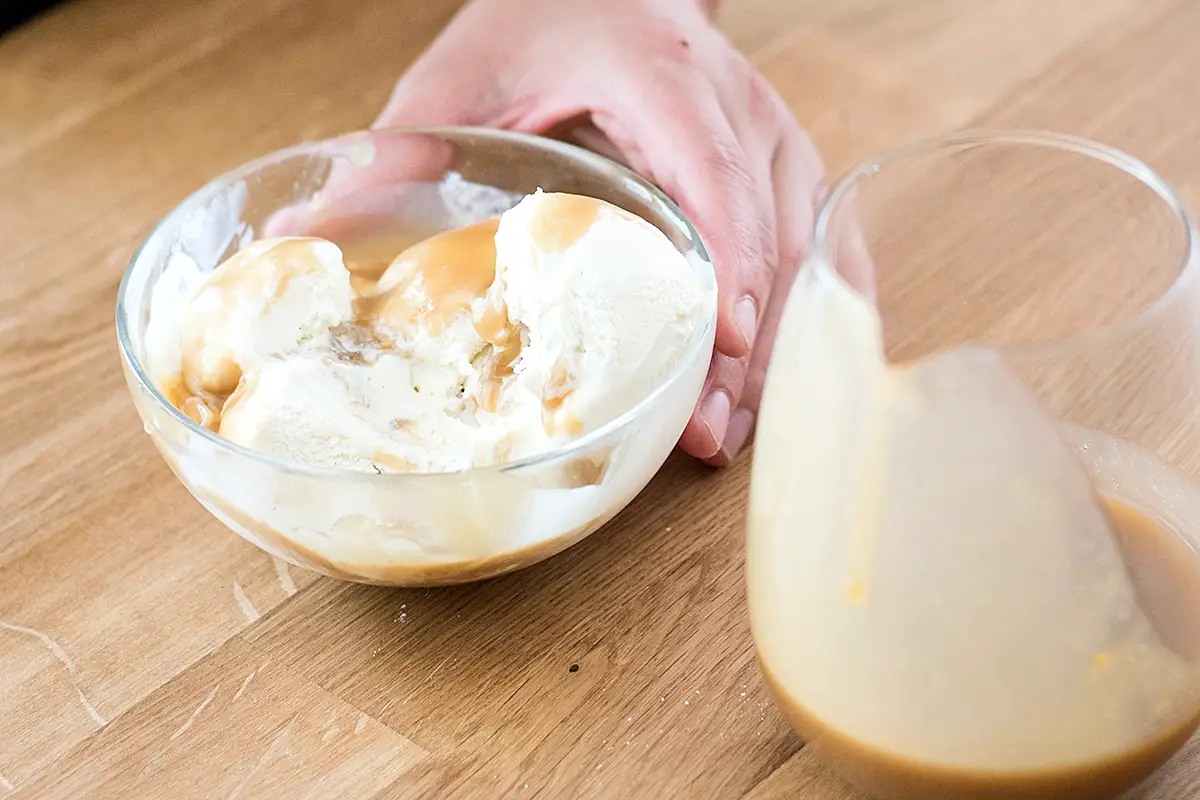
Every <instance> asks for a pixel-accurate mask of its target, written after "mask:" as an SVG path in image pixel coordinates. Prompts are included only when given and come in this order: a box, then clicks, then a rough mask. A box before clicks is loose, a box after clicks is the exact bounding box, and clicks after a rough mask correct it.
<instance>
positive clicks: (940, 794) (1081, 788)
mask: <svg viewBox="0 0 1200 800" xmlns="http://www.w3.org/2000/svg"><path fill="white" fill-rule="evenodd" d="M1101 505H1102V507H1103V508H1104V510H1105V511H1106V512H1107V514H1108V516H1109V519H1110V520H1111V521H1112V523H1113V526H1114V533H1115V535H1116V538H1117V541H1118V543H1119V546H1120V550H1121V555H1122V558H1123V559H1124V561H1125V564H1126V567H1127V569H1128V572H1129V575H1130V578H1131V579H1132V583H1133V585H1134V588H1135V590H1136V592H1137V598H1138V601H1139V604H1140V605H1141V607H1142V609H1143V610H1144V612H1145V613H1146V616H1147V617H1148V619H1149V620H1150V622H1151V623H1152V624H1153V626H1154V627H1155V629H1156V631H1157V632H1158V634H1159V636H1160V638H1161V639H1162V641H1163V643H1164V644H1166V645H1167V646H1168V647H1170V648H1171V649H1172V650H1174V651H1175V652H1176V653H1177V654H1179V655H1180V656H1183V657H1184V658H1186V659H1188V660H1189V661H1190V662H1191V663H1192V664H1194V665H1195V664H1197V660H1198V659H1200V622H1198V620H1200V556H1198V555H1197V554H1196V553H1195V552H1193V551H1192V550H1191V548H1190V547H1189V546H1188V544H1187V543H1186V542H1185V541H1184V540H1183V539H1182V538H1181V537H1180V536H1178V535H1177V534H1175V533H1174V532H1172V531H1170V530H1169V529H1167V528H1166V527H1165V526H1163V525H1160V524H1158V523H1156V522H1155V521H1154V520H1152V519H1151V518H1150V517H1149V516H1148V515H1146V514H1145V513H1143V512H1141V511H1139V510H1137V509H1135V508H1132V507H1130V506H1129V505H1126V504H1125V503H1122V502H1120V501H1118V500H1115V499H1112V498H1107V497H1106V498H1102V500H1101ZM1110 661H1111V659H1109V658H1108V657H1107V654H1105V653H1097V654H1096V655H1095V657H1094V658H1093V661H1092V667H1093V668H1094V669H1105V668H1107V666H1108V664H1109V662H1110ZM759 663H760V666H761V667H762V670H763V673H764V675H765V677H766V679H767V683H768V685H769V686H770V687H771V690H772V692H773V694H774V696H775V698H776V699H777V701H778V702H779V704H780V706H781V707H782V709H783V710H784V712H785V713H786V714H787V716H788V717H789V718H790V720H791V721H792V724H793V725H794V726H795V727H796V729H797V731H798V732H799V733H800V734H801V736H802V737H803V738H804V739H805V740H806V741H807V742H808V743H809V746H810V747H814V748H815V749H816V750H817V751H819V752H821V753H823V754H824V755H825V756H826V757H828V758H830V759H832V760H834V761H835V762H836V763H837V765H838V767H839V768H840V770H841V771H842V773H843V774H845V775H846V776H847V777H849V778H850V779H851V780H853V781H854V782H855V783H857V784H859V785H860V786H862V787H863V788H865V789H866V790H867V791H868V792H873V793H876V794H878V795H880V796H883V797H888V798H904V799H905V800H1102V799H1103V800H1109V799H1110V798H1115V797H1117V796H1119V795H1120V794H1121V793H1122V792H1124V791H1126V790H1127V789H1129V788H1131V787H1133V786H1135V785H1137V784H1138V783H1140V782H1141V781H1142V780H1144V779H1145V778H1147V777H1148V776H1149V775H1150V774H1151V773H1153V772H1154V771H1155V770H1156V769H1157V768H1158V767H1159V766H1161V765H1162V764H1163V763H1165V762H1166V761H1167V760H1168V759H1169V758H1170V757H1171V756H1172V755H1173V754H1174V753H1175V752H1176V751H1177V750H1179V748H1181V747H1182V746H1183V745H1184V743H1186V742H1187V740H1188V739H1189V738H1190V737H1191V735H1192V734H1193V733H1194V732H1195V731H1196V729H1197V727H1200V695H1193V696H1192V697H1191V698H1190V700H1189V702H1187V703H1186V704H1184V705H1183V706H1182V707H1180V708H1178V709H1177V713H1175V714H1173V715H1171V716H1170V717H1169V718H1168V719H1167V720H1166V721H1165V722H1164V724H1163V725H1162V726H1160V727H1159V728H1158V729H1157V730H1155V731H1153V732H1152V733H1151V734H1150V735H1148V736H1147V737H1146V738H1144V739H1143V740H1142V741H1141V742H1139V743H1138V744H1137V745H1136V746H1133V747H1127V748H1124V749H1122V750H1119V751H1117V752H1114V753H1111V754H1109V755H1107V756H1106V757H1104V758H1098V759H1094V760H1091V761H1086V762H1082V763H1069V764H1062V765H1055V766H1052V767H1045V768H1042V769H1032V770H1031V769H1024V770H1012V771H1007V770H1000V769H971V768H968V767H964V766H957V765H956V766H948V765H946V764H937V763H931V762H928V761H921V760H917V759H913V758H910V757H906V756H903V755H899V754H896V753H893V752H888V751H886V750H884V749H881V748H879V747H876V746H873V745H868V744H866V743H864V742H862V741H860V740H858V739H855V738H853V737H851V736H848V735H846V734H845V733H843V732H842V731H840V730H838V728H837V726H836V725H835V724H833V723H832V722H831V721H827V720H822V719H819V718H817V717H816V716H814V715H813V714H812V713H811V712H810V711H809V710H808V709H807V708H805V707H804V705H802V704H801V703H799V702H798V701H797V700H796V698H795V697H794V696H793V695H792V693H790V692H789V690H788V687H787V686H786V685H785V684H784V683H783V682H782V681H781V680H780V679H779V677H778V676H777V674H776V672H775V671H773V670H772V668H771V665H770V664H769V663H767V662H765V661H763V660H761V659H760V662H759ZM931 680H932V678H931Z"/></svg>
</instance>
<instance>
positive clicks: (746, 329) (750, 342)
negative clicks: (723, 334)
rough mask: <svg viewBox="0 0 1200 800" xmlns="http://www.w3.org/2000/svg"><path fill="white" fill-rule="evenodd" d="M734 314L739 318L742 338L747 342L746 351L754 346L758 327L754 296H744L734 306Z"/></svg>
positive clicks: (738, 322)
mask: <svg viewBox="0 0 1200 800" xmlns="http://www.w3.org/2000/svg"><path fill="white" fill-rule="evenodd" d="M733 314H734V316H735V317H736V318H737V324H738V328H739V329H740V330H741V332H742V339H743V340H744V341H745V342H746V352H750V348H752V347H754V333H755V331H756V330H757V329H758V310H757V309H756V308H755V307H754V298H753V297H743V298H742V299H741V300H738V301H737V303H735V304H734V306H733Z"/></svg>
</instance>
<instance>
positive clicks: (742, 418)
mask: <svg viewBox="0 0 1200 800" xmlns="http://www.w3.org/2000/svg"><path fill="white" fill-rule="evenodd" d="M756 419H757V417H756V416H755V415H754V413H753V412H751V411H747V410H746V409H744V408H739V409H738V410H737V411H735V412H733V416H731V417H730V418H729V427H728V428H726V429H725V441H724V442H723V443H722V444H721V450H722V451H723V452H724V453H725V455H726V457H727V458H728V459H729V460H730V461H733V460H734V459H735V458H737V455H738V453H740V452H741V451H742V448H743V447H745V446H746V442H747V441H749V440H750V435H751V434H752V433H754V423H755V420H756Z"/></svg>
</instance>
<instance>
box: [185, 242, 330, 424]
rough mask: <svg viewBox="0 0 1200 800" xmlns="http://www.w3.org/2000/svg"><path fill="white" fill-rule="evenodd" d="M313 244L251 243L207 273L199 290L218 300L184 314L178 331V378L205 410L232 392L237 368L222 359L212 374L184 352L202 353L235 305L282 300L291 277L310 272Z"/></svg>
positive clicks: (235, 364)
mask: <svg viewBox="0 0 1200 800" xmlns="http://www.w3.org/2000/svg"><path fill="white" fill-rule="evenodd" d="M316 241H321V240H319V239H312V238H295V239H280V240H264V241H263V242H256V243H255V244H253V245H251V246H250V247H247V248H245V249H244V250H240V251H238V252H237V253H234V254H233V255H232V256H230V257H229V258H228V259H227V260H226V261H224V262H223V263H222V264H221V265H220V266H218V267H217V268H216V269H215V270H213V272H212V274H211V275H210V276H209V277H208V279H207V280H206V281H205V283H204V286H203V288H202V289H201V292H203V293H209V292H214V293H217V294H219V295H220V296H221V297H222V300H223V302H220V303H215V304H209V305H205V306H204V307H203V310H202V311H192V312H190V313H189V317H188V318H187V322H186V323H185V325H184V328H183V353H184V358H183V364H182V370H183V371H182V378H181V380H182V385H183V387H184V388H185V389H186V390H187V393H188V394H189V395H191V396H194V397H197V398H202V399H203V400H204V401H205V403H206V404H208V405H210V406H211V405H213V402H212V401H213V400H214V399H217V398H219V399H220V401H222V402H223V401H224V399H225V398H226V397H228V396H229V395H230V394H231V393H232V392H233V391H234V389H236V388H237V385H238V381H240V380H241V379H242V370H241V367H239V366H238V364H237V362H236V361H234V359H232V358H226V359H225V360H224V363H223V364H222V368H221V370H220V372H219V373H215V374H214V373H210V372H206V371H204V370H203V368H202V367H201V366H200V364H197V363H196V362H195V361H194V360H193V359H192V358H189V354H190V353H202V352H204V351H205V349H206V348H207V347H208V346H209V340H208V337H209V335H210V333H211V332H212V331H216V330H220V329H222V328H224V327H226V326H227V325H228V324H229V319H230V315H231V314H233V312H234V310H235V309H236V308H238V306H239V305H240V304H241V303H243V302H260V301H261V302H264V303H265V304H266V306H267V307H268V308H269V307H270V305H271V304H272V303H274V302H276V301H277V300H279V298H281V297H283V295H284V294H285V293H286V292H287V290H288V286H289V285H290V284H291V281H292V278H293V277H295V276H296V275H297V274H300V273H304V272H309V271H311V270H312V269H313V262H312V247H311V246H312V243H313V242H316ZM194 308H195V306H193V309H194ZM193 314H194V315H195V316H192V315H193ZM186 399H187V398H180V403H176V407H178V408H180V409H181V410H183V405H182V403H183V402H185V401H186ZM192 405H193V407H195V404H192ZM215 408H220V406H219V405H216V406H215ZM185 413H187V412H186V410H185ZM189 416H190V415H189Z"/></svg>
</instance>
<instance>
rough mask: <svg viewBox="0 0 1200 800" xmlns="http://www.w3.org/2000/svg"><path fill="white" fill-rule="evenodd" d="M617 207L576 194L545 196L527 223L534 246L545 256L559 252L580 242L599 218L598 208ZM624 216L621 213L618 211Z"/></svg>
mask: <svg viewBox="0 0 1200 800" xmlns="http://www.w3.org/2000/svg"><path fill="white" fill-rule="evenodd" d="M606 206H607V207H609V208H611V209H613V210H614V211H618V212H620V209H618V208H617V207H616V206H612V205H610V204H608V203H605V202H604V201H603V200H597V199H595V198H593V197H583V196H581V195H575V194H557V193H556V194H547V195H544V196H543V199H542V202H541V204H540V205H539V206H538V207H537V210H536V211H535V212H534V215H533V219H531V220H530V225H529V232H530V236H531V237H532V238H533V244H534V246H535V247H537V248H538V249H539V250H541V251H543V252H546V253H559V252H562V251H563V250H566V249H567V248H568V247H570V246H571V245H573V244H575V242H577V241H579V239H580V238H582V237H583V235H584V234H585V233H587V232H588V229H589V228H591V227H592V225H593V224H594V223H595V222H596V219H597V217H599V216H600V209H601V208H604V207H606ZM621 213H624V212H621Z"/></svg>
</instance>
